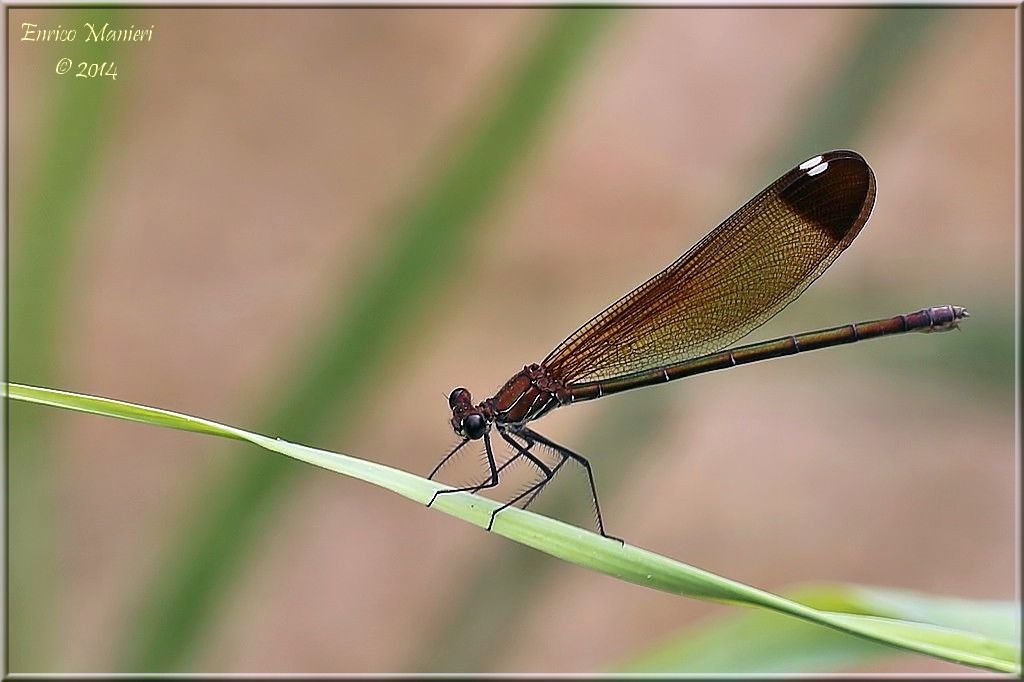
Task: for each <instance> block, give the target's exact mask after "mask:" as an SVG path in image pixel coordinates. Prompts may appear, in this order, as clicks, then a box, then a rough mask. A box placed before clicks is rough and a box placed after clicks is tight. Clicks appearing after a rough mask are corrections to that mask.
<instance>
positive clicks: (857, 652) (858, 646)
mask: <svg viewBox="0 0 1024 682" xmlns="http://www.w3.org/2000/svg"><path fill="white" fill-rule="evenodd" d="M786 596H787V598H789V599H792V600H793V601H796V602H799V603H801V604H804V605H806V606H810V607H812V608H815V609H819V610H824V611H839V612H846V613H860V614H862V615H866V614H875V615H879V616H885V617H887V618H897V619H901V620H911V621H918V622H927V623H931V624H933V625H941V626H945V627H949V628H957V627H964V626H967V627H969V628H970V629H971V630H972V631H973V632H976V633H978V634H983V635H987V636H988V637H991V638H993V639H996V640H1000V641H1004V642H1016V641H1019V636H1018V628H1019V620H1018V616H1017V612H1018V609H1017V604H1015V603H1013V602H1005V601H985V600H968V599H952V598H949V597H937V596H934V595H929V594H922V593H918V592H909V591H903V590H893V589H885V588H878V587H868V586H862V585H846V584H823V585H810V586H804V587H800V588H797V589H794V590H792V591H789V592H787V594H786ZM897 653H899V652H898V651H897V650H895V649H893V648H891V647H887V646H884V645H882V644H877V643H875V642H871V641H868V640H864V639H860V638H857V637H850V636H848V635H845V634H843V633H840V632H835V631H832V630H826V629H824V628H819V627H815V626H813V625H811V624H809V623H806V622H803V621H798V620H793V619H791V618H780V617H779V616H778V615H776V614H772V613H766V612H758V613H744V614H739V615H734V616H729V617H726V618H719V619H716V620H715V621H713V622H711V623H709V624H707V625H705V626H703V627H688V628H686V629H685V630H683V631H681V632H679V633H677V634H674V635H671V636H670V637H668V638H667V639H666V640H665V641H664V642H661V643H659V644H657V645H655V646H653V647H651V648H650V649H648V650H647V651H645V652H643V653H641V654H639V655H638V656H635V657H632V658H631V659H629V660H628V661H627V662H625V663H623V664H621V665H620V666H618V668H617V670H618V671H619V672H625V673H697V672H699V673H705V674H711V673H719V674H721V673H729V674H732V673H761V674H767V673H790V674H792V673H808V672H839V671H842V670H850V669H852V668H854V667H855V666H859V665H864V664H866V663H869V662H872V661H875V660H877V659H879V658H883V657H886V656H893V655H895V654H897Z"/></svg>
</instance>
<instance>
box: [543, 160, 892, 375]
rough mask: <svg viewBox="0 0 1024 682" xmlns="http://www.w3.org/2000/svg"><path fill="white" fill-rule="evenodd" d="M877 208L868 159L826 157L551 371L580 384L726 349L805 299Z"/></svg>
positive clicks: (604, 320)
mask: <svg viewBox="0 0 1024 682" xmlns="http://www.w3.org/2000/svg"><path fill="white" fill-rule="evenodd" d="M874 201H875V177H874V174H873V173H872V172H871V168H870V167H869V166H868V164H867V162H866V161H865V160H864V159H863V157H861V156H860V155H859V154H857V153H856V152H852V151H847V150H837V151H831V152H827V153H825V154H822V155H820V156H816V157H814V158H813V159H810V160H808V161H806V162H804V163H802V164H800V165H799V166H797V167H796V168H794V169H793V170H791V171H789V172H788V173H786V174H785V175H783V176H782V177H781V178H779V179H778V180H776V181H775V182H773V183H772V184H771V185H769V186H768V187H766V188H765V189H764V190H763V191H762V192H761V193H759V194H758V195H757V196H755V197H754V198H753V199H751V200H750V201H748V202H747V203H746V204H745V205H744V206H743V207H742V208H740V209H739V210H738V211H736V212H735V213H733V214H732V215H731V216H730V217H729V218H728V219H727V220H726V221H725V222H723V223H722V224H721V225H719V226H718V227H717V228H715V229H714V230H713V231H712V232H710V233H709V234H708V235H707V236H706V237H704V238H703V239H702V240H700V241H699V242H698V243H697V244H696V245H695V246H694V247H693V248H691V249H690V250H689V251H687V252H686V253H685V254H683V255H682V256H681V257H680V258H679V259H678V260H676V261H675V262H674V263H672V264H671V265H669V266H668V267H667V268H665V269H664V270H662V271H661V272H659V273H658V274H657V275H655V276H654V277H652V278H651V279H649V280H648V281H647V282H645V283H644V284H641V285H640V286H639V287H637V288H636V289H634V290H633V291H631V292H630V293H628V294H626V295H625V296H623V297H622V298H621V299H619V300H618V301H616V302H615V303H613V304H612V305H611V306H609V307H608V308H607V309H605V310H604V311H603V312H601V313H600V314H598V315H597V316H596V317H594V319H592V320H590V321H589V322H587V323H586V324H585V325H583V326H582V327H580V328H579V329H578V330H576V332H574V333H573V334H572V335H571V336H570V337H569V338H567V339H566V340H565V341H563V342H562V343H561V344H560V345H559V346H558V347H557V348H556V349H555V350H553V351H552V352H551V354H550V355H548V357H547V358H545V360H544V362H543V364H544V365H545V366H547V367H548V368H549V369H550V370H551V371H552V372H553V374H554V375H555V376H558V377H560V378H561V379H562V381H564V382H565V383H566V384H567V385H570V384H571V385H579V384H585V383H589V382H594V381H603V380H607V379H612V378H617V377H622V376H627V375H630V374H635V373H637V372H643V371H646V370H650V369H654V368H657V367H664V366H667V365H672V364H675V363H677V362H681V361H683V360H688V359H691V358H695V357H699V356H701V355H704V354H706V353H712V352H714V351H717V350H721V349H722V348H725V347H726V346H728V345H730V344H732V343H734V342H735V341H738V340H739V339H741V338H743V337H744V336H746V335H747V334H749V333H750V332H751V331H753V330H754V329H756V328H757V327H759V326H761V325H762V324H764V323H765V322H767V321H768V320H769V319H770V318H771V317H772V316H774V315H775V314H776V313H778V312H779V311H780V310H782V309H783V308H785V307H786V306H787V305H789V303H791V302H792V301H793V300H794V299H796V298H797V297H798V296H799V295H800V294H801V293H803V291H804V290H805V289H806V288H807V287H808V286H810V284H811V282H813V281H814V280H815V279H817V278H818V276H820V275H821V273H823V272H824V271H825V269H826V268H828V266H829V265H831V264H832V263H833V262H834V261H835V259H836V258H838V257H839V254H840V253H842V252H843V250H844V249H845V248H846V247H847V246H849V245H850V243H851V242H852V241H853V238H854V237H856V236H857V233H859V232H860V230H861V228H862V227H863V226H864V223H865V222H866V221H867V219H868V215H869V214H870V213H871V207H872V205H873V204H874Z"/></svg>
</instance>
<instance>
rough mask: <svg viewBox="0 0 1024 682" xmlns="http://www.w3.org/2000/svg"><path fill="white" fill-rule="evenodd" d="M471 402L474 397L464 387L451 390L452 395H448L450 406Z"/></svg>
mask: <svg viewBox="0 0 1024 682" xmlns="http://www.w3.org/2000/svg"><path fill="white" fill-rule="evenodd" d="M469 402H472V398H470V397H469V391H467V390H466V389H464V388H462V387H459V388H457V389H455V390H454V391H452V392H451V395H449V396H448V407H455V406H456V405H458V404H459V403H469Z"/></svg>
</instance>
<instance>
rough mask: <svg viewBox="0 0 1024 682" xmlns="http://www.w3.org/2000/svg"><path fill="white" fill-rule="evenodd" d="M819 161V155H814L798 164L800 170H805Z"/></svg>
mask: <svg viewBox="0 0 1024 682" xmlns="http://www.w3.org/2000/svg"><path fill="white" fill-rule="evenodd" d="M819 163H821V155H818V156H815V157H814V158H813V159H807V160H806V161H804V162H803V163H801V164H800V170H807V169H808V168H814V167H815V166H817V165H818V164H819Z"/></svg>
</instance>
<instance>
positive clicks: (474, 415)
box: [448, 387, 487, 440]
mask: <svg viewBox="0 0 1024 682" xmlns="http://www.w3.org/2000/svg"><path fill="white" fill-rule="evenodd" d="M448 406H449V407H450V408H452V428H453V429H455V433H457V434H459V435H460V436H463V437H465V438H470V439H472V440H478V439H480V438H483V435H484V433H485V432H486V431H487V418H486V417H484V415H483V414H481V413H480V409H479V408H475V407H473V396H471V395H470V393H469V391H467V390H466V389H464V388H462V387H459V388H457V389H455V390H454V391H452V392H451V395H449V396H448Z"/></svg>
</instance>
